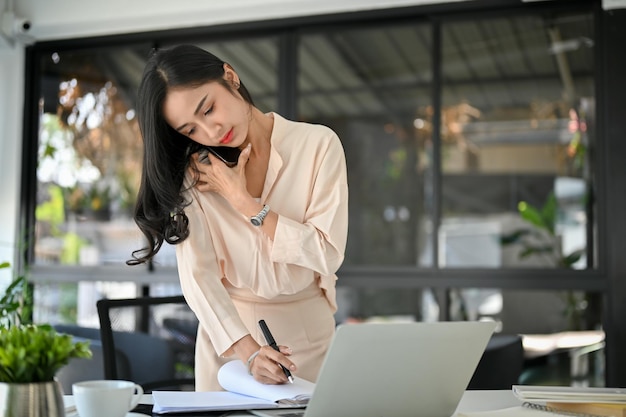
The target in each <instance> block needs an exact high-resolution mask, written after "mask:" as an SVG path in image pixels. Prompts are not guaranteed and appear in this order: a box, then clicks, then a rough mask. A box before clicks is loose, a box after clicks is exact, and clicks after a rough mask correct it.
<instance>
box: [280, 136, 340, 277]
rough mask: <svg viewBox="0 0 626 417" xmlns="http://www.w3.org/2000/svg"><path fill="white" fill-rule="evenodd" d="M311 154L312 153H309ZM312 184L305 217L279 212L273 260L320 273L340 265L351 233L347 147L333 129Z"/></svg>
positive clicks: (332, 272) (324, 273) (329, 272)
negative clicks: (345, 149) (349, 228)
mask: <svg viewBox="0 0 626 417" xmlns="http://www.w3.org/2000/svg"><path fill="white" fill-rule="evenodd" d="M309 157H310V155H309ZM317 157H321V163H319V166H318V167H317V169H316V171H315V172H313V173H312V174H313V175H314V178H313V182H312V185H311V193H310V200H309V204H308V207H307V209H306V211H305V214H304V221H298V220H296V219H290V218H288V217H286V216H283V215H280V213H279V217H278V224H277V227H276V233H275V235H274V241H273V243H272V248H271V255H270V257H271V261H272V262H275V263H284V264H291V265H297V266H299V267H302V268H305V269H309V270H312V271H315V272H317V273H318V274H320V275H333V274H334V273H335V272H336V271H337V270H338V269H339V267H340V266H341V263H342V262H343V259H344V251H345V247H346V240H347V234H348V182H347V172H346V163H345V156H344V151H343V148H342V146H341V142H340V141H339V138H338V137H337V136H336V135H335V134H334V133H333V134H332V137H331V140H329V141H328V146H327V147H326V148H325V149H324V152H323V153H322V154H321V155H317Z"/></svg>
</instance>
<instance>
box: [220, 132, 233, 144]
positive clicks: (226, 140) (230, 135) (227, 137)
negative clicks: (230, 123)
mask: <svg viewBox="0 0 626 417" xmlns="http://www.w3.org/2000/svg"><path fill="white" fill-rule="evenodd" d="M231 140H233V129H230V130H229V131H228V133H227V134H226V135H224V137H223V138H222V139H221V140H220V144H221V145H226V144H227V143H229V142H230V141H231Z"/></svg>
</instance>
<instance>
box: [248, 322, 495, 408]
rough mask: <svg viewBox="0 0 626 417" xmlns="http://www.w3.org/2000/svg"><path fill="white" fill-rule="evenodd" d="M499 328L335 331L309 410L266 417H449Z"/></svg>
mask: <svg viewBox="0 0 626 417" xmlns="http://www.w3.org/2000/svg"><path fill="white" fill-rule="evenodd" d="M495 327H496V324H495V323H493V322H436V323H422V322H417V323H363V324H348V325H341V326H339V327H338V328H337V331H336V333H335V336H334V339H333V341H332V343H331V346H330V348H329V350H328V353H327V355H326V358H325V359H324V363H323V364H322V368H321V370H320V374H319V377H318V380H317V383H316V385H315V390H314V391H313V396H312V397H311V399H310V401H309V403H308V405H307V407H306V409H303V410H294V409H282V410H258V411H253V414H255V415H257V416H262V417H269V416H272V417H276V416H281V417H296V416H303V417H332V416H336V417H382V416H384V417H405V416H407V417H408V416H411V417H415V416H424V417H450V416H452V415H453V414H454V412H455V410H456V408H457V406H458V404H459V402H460V400H461V397H462V396H463V393H464V392H465V389H466V388H467V385H468V384H469V381H470V379H471V377H472V375H473V373H474V370H475V369H476V366H477V365H478V361H479V360H480V358H481V356H482V354H483V352H484V350H485V347H486V346H487V342H488V341H489V338H490V337H491V335H492V333H493V331H494V330H495Z"/></svg>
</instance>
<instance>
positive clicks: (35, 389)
mask: <svg viewBox="0 0 626 417" xmlns="http://www.w3.org/2000/svg"><path fill="white" fill-rule="evenodd" d="M5 267H8V263H2V264H0V268H5ZM26 288H27V282H26V280H25V278H24V277H19V278H17V279H16V280H14V281H13V283H12V284H11V285H10V286H9V287H8V288H7V290H6V293H5V295H4V296H3V297H2V298H1V299H0V415H1V416H11V417H12V416H16V417H17V416H20V417H21V416H24V417H44V416H45V417H63V416H65V407H64V405H63V397H62V392H61V386H60V384H59V383H58V381H56V380H55V375H56V373H57V371H58V370H59V369H61V368H62V367H63V366H65V365H66V364H67V363H68V362H69V360H70V359H71V358H90V357H91V350H90V349H89V342H87V341H83V342H74V341H73V339H72V336H70V335H67V334H63V333H58V332H57V331H56V330H54V328H52V327H51V326H50V325H48V324H24V323H22V322H21V318H22V316H21V313H22V308H23V307H24V301H23V294H24V292H25V289H26Z"/></svg>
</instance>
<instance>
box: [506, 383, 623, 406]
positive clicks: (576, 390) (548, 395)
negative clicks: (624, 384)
mask: <svg viewBox="0 0 626 417" xmlns="http://www.w3.org/2000/svg"><path fill="white" fill-rule="evenodd" d="M513 394H515V396H516V397H517V398H519V399H520V400H522V401H528V402H547V401H553V402H560V403H589V402H595V403H618V404H619V403H623V404H626V389H624V388H599V387H552V386H539V385H513Z"/></svg>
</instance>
